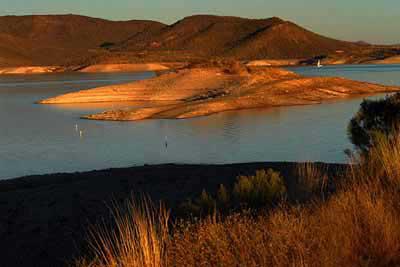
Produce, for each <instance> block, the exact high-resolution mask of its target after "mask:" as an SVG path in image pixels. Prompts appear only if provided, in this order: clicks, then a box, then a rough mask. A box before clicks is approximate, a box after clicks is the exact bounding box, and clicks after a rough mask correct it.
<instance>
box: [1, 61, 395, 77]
mask: <svg viewBox="0 0 400 267" xmlns="http://www.w3.org/2000/svg"><path fill="white" fill-rule="evenodd" d="M298 61H300V60H298ZM257 62H259V63H257ZM263 62H267V63H263ZM268 62H269V63H268ZM281 62H282V63H281ZM187 64H188V63H187V62H172V63H171V62H149V63H110V64H108V63H100V64H93V65H88V66H71V67H65V66H36V65H31V66H30V65H23V66H9V67H8V66H5V67H0V77H1V76H2V75H33V74H35V75H40V74H60V73H130V72H158V71H168V70H173V69H175V68H177V67H178V68H180V67H182V66H185V65H187ZM398 64H400V57H396V60H392V59H385V60H372V61H370V62H366V63H338V64H335V63H333V64H330V63H324V64H323V66H324V67H332V66H335V67H340V66H376V65H398ZM245 65H247V66H249V67H261V68H263V67H270V68H271V67H272V68H273V67H276V68H299V67H315V66H314V65H311V64H296V63H294V62H293V60H279V59H278V60H253V61H248V62H247V63H245Z"/></svg>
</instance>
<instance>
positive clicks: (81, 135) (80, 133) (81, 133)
mask: <svg viewBox="0 0 400 267" xmlns="http://www.w3.org/2000/svg"><path fill="white" fill-rule="evenodd" d="M79 136H80V137H81V138H82V137H83V131H82V130H81V131H79Z"/></svg>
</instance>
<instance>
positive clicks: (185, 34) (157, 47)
mask: <svg viewBox="0 0 400 267" xmlns="http://www.w3.org/2000/svg"><path fill="white" fill-rule="evenodd" d="M359 47H360V46H359V45H357V44H355V43H350V42H343V41H338V40H334V39H330V38H326V37H323V36H320V35H317V34H315V33H312V32H310V31H308V30H306V29H303V28H301V27H300V26H298V25H296V24H294V23H291V22H286V21H284V20H282V19H280V18H276V17H274V18H270V19H246V18H239V17H220V16H209V15H197V16H191V17H187V18H184V19H183V20H181V21H179V22H177V23H175V24H173V25H171V26H168V27H165V28H162V29H161V30H160V31H159V32H154V34H148V33H147V34H139V35H137V36H135V38H132V39H130V40H127V41H126V42H123V43H121V44H120V45H119V46H117V47H116V48H115V49H114V51H135V50H136V51H139V50H142V51H143V50H150V51H190V52H191V53H193V54H195V55H200V56H204V57H210V56H213V57H215V56H217V57H218V56H221V57H223V56H230V57H235V58H240V59H261V58H271V59H278V58H279V59H283V58H294V57H297V58H305V57H312V56H317V55H321V54H327V53H332V52H335V51H336V50H345V51H349V50H354V49H357V48H359Z"/></svg>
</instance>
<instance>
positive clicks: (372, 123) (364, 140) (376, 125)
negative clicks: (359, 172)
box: [348, 93, 400, 152]
mask: <svg viewBox="0 0 400 267" xmlns="http://www.w3.org/2000/svg"><path fill="white" fill-rule="evenodd" d="M399 122H400V93H396V94H394V95H392V96H388V97H386V98H384V99H380V100H364V101H363V102H362V103H361V107H360V110H359V111H358V112H357V114H356V115H355V116H354V118H353V119H352V120H351V121H350V123H349V126H348V136H349V138H350V140H351V142H352V143H353V144H354V145H355V146H356V148H357V149H359V150H360V151H362V152H368V150H369V149H370V148H371V147H372V146H373V145H374V143H375V142H376V140H377V139H378V138H380V136H383V137H385V138H386V137H387V138H389V139H391V138H392V136H393V132H394V130H395V129H396V128H397V127H398V125H399Z"/></svg>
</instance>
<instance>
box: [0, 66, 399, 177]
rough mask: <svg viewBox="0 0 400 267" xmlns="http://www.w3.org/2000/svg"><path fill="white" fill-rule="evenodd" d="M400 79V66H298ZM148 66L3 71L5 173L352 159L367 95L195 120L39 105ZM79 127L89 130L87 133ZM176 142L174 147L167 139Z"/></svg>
mask: <svg viewBox="0 0 400 267" xmlns="http://www.w3.org/2000/svg"><path fill="white" fill-rule="evenodd" d="M293 70H295V71H296V72H298V73H301V74H303V75H327V76H345V77H348V78H352V79H357V80H362V81H370V82H379V83H385V84H397V85H400V66H396V65H391V66H340V67H325V68H322V69H316V68H310V67H308V68H293ZM151 76H153V74H152V73H140V74H137V73H136V74H129V73H125V74H57V75H24V76H0V123H1V125H0V179H1V178H2V179H5V178H12V177H18V176H23V175H31V174H44V173H54V172H73V171H87V170H93V169H103V168H109V167H126V166H132V165H143V164H158V163H236V162H252V161H305V160H312V161H326V162H344V161H345V160H346V158H345V155H344V153H343V150H344V149H346V148H351V145H350V143H349V142H348V140H347V137H346V126H347V122H348V121H349V119H350V118H351V117H352V115H353V114H354V113H355V112H356V110H357V109H358V106H359V104H360V102H361V101H362V99H361V98H356V99H350V100H341V101H337V102H330V103H325V104H322V105H315V106H301V107H284V108H273V109H264V110H249V111H240V112H227V113H222V114H217V115H213V116H209V117H203V118H196V119H190V120H152V121H140V122H98V121H87V120H80V119H79V117H80V116H81V115H85V114H90V113H93V112H99V111H102V110H105V109H110V108H116V107H121V108H124V107H128V106H130V105H132V104H135V105H139V106H140V105H145V103H107V104H93V105H60V106H46V105H36V104H34V103H35V102H36V101H38V100H40V99H43V98H47V97H51V96H54V95H58V94H61V93H66V92H71V91H77V90H80V89H85V88H91V87H96V86H102V85H109V84H116V83H123V82H126V81H130V80H135V79H145V78H149V77H151ZM75 125H78V127H79V130H82V131H83V136H82V138H81V137H80V136H79V132H77V131H76V129H75ZM166 139H167V140H168V143H169V145H168V148H167V149H166V148H165V146H164V143H165V140H166Z"/></svg>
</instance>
